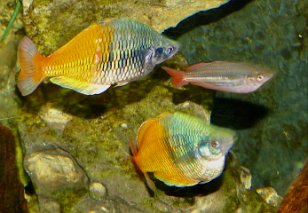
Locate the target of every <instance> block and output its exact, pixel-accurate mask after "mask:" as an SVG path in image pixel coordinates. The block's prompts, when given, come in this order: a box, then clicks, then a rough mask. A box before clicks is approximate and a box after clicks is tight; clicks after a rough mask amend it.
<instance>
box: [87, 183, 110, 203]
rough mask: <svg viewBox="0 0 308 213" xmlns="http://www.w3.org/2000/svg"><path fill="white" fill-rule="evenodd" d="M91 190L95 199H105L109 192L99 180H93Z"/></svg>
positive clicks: (91, 194)
mask: <svg viewBox="0 0 308 213" xmlns="http://www.w3.org/2000/svg"><path fill="white" fill-rule="evenodd" d="M89 191H90V196H91V197H92V198H93V199H94V200H103V198H104V197H105V196H106V193H107V189H106V187H105V186H104V185H103V184H101V183H99V182H92V183H91V184H90V186H89Z"/></svg>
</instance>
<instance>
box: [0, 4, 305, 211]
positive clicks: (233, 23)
mask: <svg viewBox="0 0 308 213" xmlns="http://www.w3.org/2000/svg"><path fill="white" fill-rule="evenodd" d="M150 2H151V3H150ZM189 2H190V1H185V0H183V1H178V0H165V1H145V2H141V1H134V2H133V3H131V2H130V1H113V2H109V1H105V0H95V1H80V0H73V1H51V0H50V1H48V0H47V1H46V0H34V1H22V3H23V6H22V9H21V10H20V12H19V13H18V16H17V18H16V20H15V21H14V24H13V26H12V28H11V30H10V31H9V33H8V36H7V38H6V39H5V40H4V41H3V42H2V43H0V124H1V125H3V126H6V127H8V128H10V130H7V128H0V134H1V136H2V137H1V138H0V139H1V140H0V142H1V143H0V156H10V157H11V158H10V159H16V165H11V164H14V160H10V161H8V160H6V158H0V169H1V170H0V184H6V185H9V186H11V185H10V184H8V182H5V181H7V180H15V182H16V181H17V180H16V174H17V175H18V180H19V182H21V183H22V184H19V183H18V184H12V188H9V187H7V188H1V189H2V190H4V192H5V193H10V192H11V191H15V192H17V193H16V194H18V195H20V194H21V193H20V192H22V191H23V186H24V187H25V192H26V197H27V201H28V204H27V205H28V208H29V211H30V212H39V211H46V212H60V210H61V211H62V212H86V211H90V210H97V211H99V210H101V208H102V206H104V208H106V209H107V210H109V211H115V212H175V211H177V212H204V211H207V212H237V211H239V209H241V210H242V211H244V212H252V211H255V212H276V210H277V208H278V206H279V202H280V200H281V197H279V196H278V195H280V196H284V195H285V193H286V192H287V189H288V187H289V185H290V184H291V182H292V180H294V178H295V177H296V176H297V175H298V173H299V172H300V170H301V169H302V168H303V166H304V163H305V160H307V156H308V143H307V140H308V132H307V130H308V115H307V114H308V99H307V97H308V74H307V69H308V49H307V46H308V42H307V36H308V29H307V19H308V12H307V8H308V2H307V1H305V0H294V1H285V0H273V1H271V0H254V1H253V0H232V1H229V2H228V3H226V1H211V2H209V1H206V4H205V3H204V2H205V1H201V0H200V1H195V2H196V4H194V5H193V6H192V7H191V8H189V10H188V9H187V8H188V7H189V6H187V4H188V3H189ZM199 2H201V3H199ZM130 3H131V4H130ZM203 3H204V4H205V5H206V8H213V7H214V8H213V9H209V10H206V9H204V11H200V10H201V8H200V5H201V6H202V5H203ZM223 3H226V4H225V5H222V6H220V5H221V4H223ZM16 5H17V4H16V2H15V1H11V0H5V1H1V2H0V11H1V12H0V35H2V33H3V32H4V30H5V28H6V26H7V25H8V23H9V20H10V18H11V16H12V14H13V12H14V10H15V9H16ZM219 6H220V7H219ZM216 7H218V8H216ZM123 8H124V9H123ZM127 8H130V9H127ZM161 8H163V9H161ZM185 8H186V9H185ZM168 9H169V11H168ZM133 10H136V11H138V13H137V12H136V13H132V11H133ZM181 10H185V12H188V11H189V13H190V14H191V16H189V17H187V16H188V13H185V14H184V13H183V12H181ZM186 10H187V11H186ZM202 10H203V9H202ZM198 11H199V12H198ZM119 14H121V16H123V15H124V14H126V15H128V16H132V17H135V18H137V19H138V18H139V19H140V20H142V21H143V22H145V23H147V24H150V25H151V24H152V26H154V27H155V29H156V30H158V31H159V32H163V34H164V35H166V36H168V37H170V38H173V39H175V40H178V42H179V43H180V44H181V51H180V54H178V55H177V56H176V57H174V58H173V59H172V60H170V61H168V62H166V63H165V65H168V66H171V67H172V66H173V67H177V68H179V67H184V66H187V63H188V64H193V63H198V62H201V61H213V60H226V61H241V62H249V63H253V64H261V65H264V66H268V67H269V68H271V69H272V70H273V72H274V77H273V79H271V80H270V81H269V82H268V83H266V84H265V85H264V86H262V88H260V89H259V90H258V91H256V92H254V93H251V94H228V93H223V92H214V91H211V90H206V89H204V88H200V87H197V86H192V85H189V86H185V87H184V88H181V89H177V88H173V87H172V85H171V83H170V80H169V79H170V77H169V76H168V74H166V73H165V72H164V71H163V70H162V69H161V68H160V66H157V67H156V68H155V70H154V71H153V72H152V73H151V75H149V76H148V77H146V78H145V79H142V80H140V81H136V82H132V83H130V84H128V85H126V86H124V87H117V88H111V89H109V90H107V91H106V92H105V93H103V94H100V95H96V96H84V95H81V94H78V93H76V92H73V91H71V90H67V89H63V88H60V87H58V86H56V85H53V84H51V83H47V82H44V83H43V84H42V85H40V86H39V88H38V89H37V90H36V91H35V92H34V93H33V94H31V95H30V96H26V97H22V96H21V94H20V92H19V91H18V89H17V88H16V82H15V77H16V74H17V73H18V70H19V65H18V63H17V46H18V41H19V39H20V38H22V37H23V36H24V35H28V36H29V37H31V39H33V40H34V42H35V43H36V44H37V46H38V49H39V50H40V52H41V53H43V54H46V55H48V54H50V53H51V52H53V51H54V50H56V49H58V48H59V47H60V46H62V45H63V44H64V43H65V42H67V41H68V40H70V39H71V38H72V37H74V36H75V35H76V33H78V32H79V31H80V30H82V29H83V28H84V27H86V26H87V25H88V24H90V23H92V22H95V21H98V20H100V19H102V18H105V17H109V16H113V17H117V16H120V15H119ZM193 14H194V15H193ZM164 15H165V16H164ZM149 17H151V18H149ZM178 22H179V24H178V25H176V24H177V23H178ZM174 111H182V112H185V113H188V114H192V115H195V116H198V117H201V118H203V119H205V120H210V122H212V123H214V124H216V125H220V126H224V127H228V128H232V129H235V130H236V131H237V133H238V135H239V139H238V140H237V141H236V143H235V145H234V147H233V149H232V154H230V156H229V158H228V160H227V166H226V170H225V172H224V174H223V175H222V176H221V177H220V178H218V179H217V180H215V181H213V182H212V183H210V184H208V185H204V186H201V187H196V188H191V189H174V188H171V189H170V188H168V187H164V186H162V187H159V188H158V192H156V193H157V194H156V196H155V197H153V196H151V195H153V194H151V192H149V190H148V189H147V187H146V186H145V184H144V180H143V179H142V178H140V177H139V176H138V174H137V172H136V170H135V169H134V167H133V165H132V163H131V161H130V152H129V141H130V140H131V139H132V138H134V137H135V136H136V133H137V130H138V127H139V126H140V124H141V123H142V122H143V121H145V120H146V119H148V118H151V117H154V116H157V115H158V114H160V113H162V112H174ZM14 137H15V144H16V149H15V150H16V151H15V150H14V149H13V148H12V144H13V142H12V143H10V146H7V145H8V144H7V143H5V142H4V141H14V139H13V138H14ZM7 150H8V151H7ZM14 151H15V152H14ZM8 152H9V153H8ZM15 153H16V156H15ZM15 157H16V158H15ZM33 159H38V160H37V161H32V160H33ZM44 159H53V160H51V161H44ZM63 161H65V162H69V165H71V166H72V168H75V171H76V172H74V173H65V172H64V173H59V175H58V176H56V175H54V176H53V175H51V177H52V178H55V180H56V181H55V182H54V183H55V185H50V184H51V182H48V179H44V181H47V182H44V181H42V179H40V178H37V176H36V173H35V172H34V173H33V171H36V170H35V169H33V168H38V169H43V170H44V171H46V172H50V174H55V173H54V172H53V171H54V170H53V169H59V170H61V169H63V167H62V166H63V164H61V163H62V162H63ZM12 162H13V163H12ZM33 162H35V163H33ZM37 162H43V164H41V165H43V166H42V167H39V166H38V165H39V164H38V163H37ZM36 163H37V164H36ZM37 166H38V167H37ZM243 167H245V168H243ZM8 168H9V170H11V171H12V172H11V173H10V174H14V176H15V178H1V177H3V176H5V175H9V172H5V171H6V170H5V169H8ZM23 168H24V169H25V170H23ZM46 168H48V169H46ZM7 171H8V170H7ZM249 171H250V172H249ZM250 173H251V174H250ZM68 174H70V175H75V176H74V177H79V178H78V181H76V182H75V183H72V182H68V181H67V182H65V181H63V180H64V179H63V178H62V177H63V176H61V175H64V176H68ZM250 179H251V184H252V185H251V186H250ZM1 181H2V182H1ZM54 183H53V184H54ZM159 185H160V184H159V183H158V186H159ZM1 186H2V185H1ZM15 186H16V189H15ZM270 186H271V187H273V189H271V188H268V187H270ZM267 191H270V192H271V193H270V196H268V197H270V198H268V197H266V196H261V194H262V193H260V192H267ZM275 191H277V192H278V195H277V194H276V193H275ZM11 195H12V194H11ZM132 195H133V196H132ZM15 198H16V196H15ZM271 198H272V200H271ZM273 200H274V201H273ZM2 201H3V200H1V201H0V204H1V205H2V204H3V202H2ZM161 201H164V202H161ZM213 201H215V202H213ZM12 202H13V203H12V206H18V205H16V202H17V201H16V199H12ZM19 202H20V203H21V207H20V208H21V209H24V210H23V211H25V212H26V210H25V200H23V198H22V197H21V198H20V201H19ZM5 203H9V202H5ZM216 203H219V205H215V204H216ZM1 205H0V207H1ZM16 208H17V207H16Z"/></svg>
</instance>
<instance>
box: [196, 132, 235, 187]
mask: <svg viewBox="0 0 308 213" xmlns="http://www.w3.org/2000/svg"><path fill="white" fill-rule="evenodd" d="M211 129H212V130H211V131H210V134H206V135H204V136H203V137H202V139H201V140H200V141H199V144H198V145H197V147H196V150H195V158H196V160H197V161H198V164H199V165H201V170H200V171H199V174H200V175H199V178H198V180H199V181H200V183H207V182H209V181H211V180H213V179H214V178H217V177H218V176H219V175H221V173H222V171H223V169H224V165H225V158H226V155H227V153H228V152H229V150H230V148H231V147H232V145H233V143H234V141H235V140H236V138H237V136H236V134H235V132H234V131H232V130H229V129H225V128H221V127H216V126H213V127H211Z"/></svg>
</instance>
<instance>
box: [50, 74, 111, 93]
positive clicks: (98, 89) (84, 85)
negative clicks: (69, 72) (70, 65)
mask: <svg viewBox="0 0 308 213" xmlns="http://www.w3.org/2000/svg"><path fill="white" fill-rule="evenodd" d="M50 81H51V82H52V83H54V84H57V85H59V86H61V87H64V88H68V89H72V90H75V91H76V92H79V93H82V94H85V95H94V94H99V93H102V92H104V91H105V90H107V89H108V88H109V87H110V85H102V84H91V83H88V82H83V81H79V80H75V79H72V78H67V77H63V76H59V77H53V78H51V79H50Z"/></svg>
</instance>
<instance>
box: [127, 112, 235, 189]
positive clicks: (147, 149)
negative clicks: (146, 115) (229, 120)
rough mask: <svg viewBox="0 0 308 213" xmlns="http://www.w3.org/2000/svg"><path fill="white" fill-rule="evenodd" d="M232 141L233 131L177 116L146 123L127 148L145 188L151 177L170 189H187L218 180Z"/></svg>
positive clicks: (167, 115)
mask: <svg viewBox="0 0 308 213" xmlns="http://www.w3.org/2000/svg"><path fill="white" fill-rule="evenodd" d="M235 140H236V134H235V132H234V131H233V130H229V129H226V128H222V127H217V126H214V125H211V124H209V123H207V122H205V121H203V120H201V119H199V118H196V117H194V116H191V115H187V114H183V113H179V112H176V113H174V114H170V113H163V114H161V115H159V116H157V117H155V118H151V119H149V120H147V121H145V122H144V123H143V124H142V125H141V126H140V128H139V131H138V136H137V141H136V144H135V143H134V142H132V141H131V144H130V146H131V152H132V154H133V156H132V158H133V162H134V163H135V165H136V166H137V168H139V169H140V171H141V172H142V173H143V174H144V175H145V177H146V180H147V183H148V185H150V184H151V183H149V180H150V179H149V177H148V173H152V174H153V175H154V177H156V178H157V179H159V180H161V181H162V182H164V183H165V184H167V185H169V186H177V187H186V186H193V185H196V184H199V183H207V182H209V181H211V180H213V179H214V178H216V177H218V176H219V175H220V174H221V173H222V171H223V168H224V164H225V156H226V154H227V153H228V151H229V149H230V148H231V146H232V145H233V143H234V141H235ZM152 186H153V185H152ZM150 187H151V186H150Z"/></svg>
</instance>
